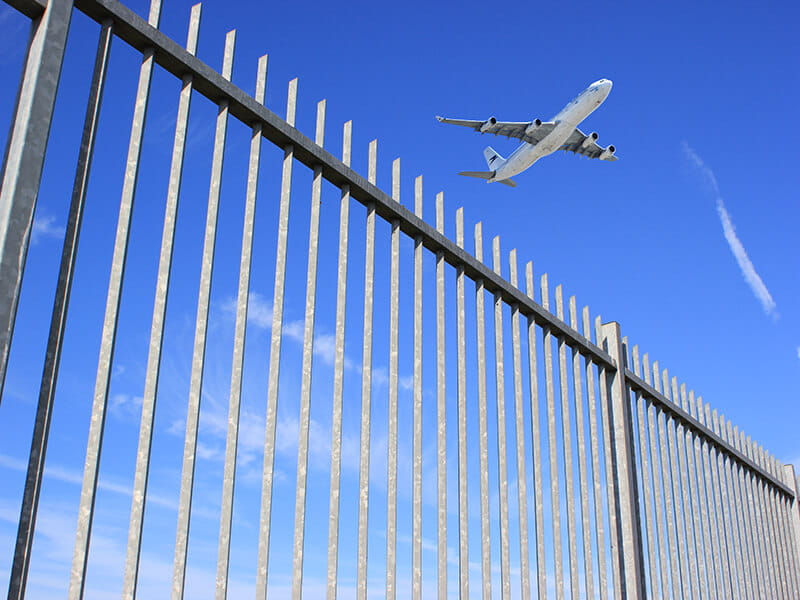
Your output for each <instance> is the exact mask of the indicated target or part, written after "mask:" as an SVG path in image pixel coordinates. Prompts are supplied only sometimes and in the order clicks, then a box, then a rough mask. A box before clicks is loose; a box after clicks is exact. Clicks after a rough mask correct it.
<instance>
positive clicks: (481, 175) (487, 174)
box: [459, 171, 494, 179]
mask: <svg viewBox="0 0 800 600" xmlns="http://www.w3.org/2000/svg"><path fill="white" fill-rule="evenodd" d="M459 175H464V176H465V177H475V178H477V179H491V178H492V177H494V171H461V173H459Z"/></svg>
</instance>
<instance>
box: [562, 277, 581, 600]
mask: <svg viewBox="0 0 800 600" xmlns="http://www.w3.org/2000/svg"><path fill="white" fill-rule="evenodd" d="M556 316H557V317H558V318H559V319H560V320H561V321H564V298H563V292H562V288H561V286H560V285H558V286H556ZM557 340H558V388H559V391H560V392H561V444H562V449H563V452H564V490H565V492H566V500H567V506H566V509H567V541H568V548H569V589H570V593H571V597H572V599H573V600H577V599H578V595H579V592H580V589H579V585H578V542H577V535H578V534H577V531H576V529H577V527H576V516H575V485H574V481H575V477H574V474H575V470H574V468H573V465H572V418H571V416H570V412H569V405H570V402H571V401H570V398H569V381H568V376H567V342H566V340H565V339H564V338H563V337H561V336H557Z"/></svg>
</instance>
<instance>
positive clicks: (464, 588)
mask: <svg viewBox="0 0 800 600" xmlns="http://www.w3.org/2000/svg"><path fill="white" fill-rule="evenodd" d="M456 244H457V245H458V247H459V248H462V249H463V248H464V209H463V208H459V209H458V210H457V211H456ZM456 312H457V315H456V317H457V322H456V339H457V348H456V354H457V356H456V358H457V363H458V380H457V382H458V386H457V387H458V575H459V577H458V579H459V596H460V597H461V598H469V504H468V502H467V492H468V488H467V333H466V325H465V321H466V309H465V307H464V266H463V265H461V264H459V265H458V266H457V267H456Z"/></svg>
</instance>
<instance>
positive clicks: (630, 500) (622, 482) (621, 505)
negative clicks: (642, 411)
mask: <svg viewBox="0 0 800 600" xmlns="http://www.w3.org/2000/svg"><path fill="white" fill-rule="evenodd" d="M602 333H603V340H602V341H603V343H604V344H605V345H606V347H607V348H608V352H609V353H610V354H611V356H612V357H614V359H615V362H616V365H617V371H616V373H614V374H613V375H611V374H608V375H607V376H606V377H607V381H606V383H607V385H608V387H609V397H610V399H611V405H610V408H611V419H612V423H613V429H612V430H610V431H609V433H610V434H611V436H612V442H613V452H614V454H613V459H614V460H613V464H614V470H613V474H614V479H615V481H616V484H617V486H618V488H617V494H618V502H617V507H618V510H619V518H618V521H617V527H618V529H619V532H618V534H617V538H618V539H619V542H620V543H621V545H620V546H618V548H617V551H618V552H619V561H620V565H621V572H620V581H621V582H622V584H623V585H622V597H625V598H645V597H646V590H645V587H644V569H643V566H642V565H643V562H644V559H643V556H642V531H641V519H640V516H639V492H638V489H637V486H636V474H635V472H634V466H635V460H634V455H633V452H634V446H633V425H632V423H633V420H632V417H631V406H630V397H629V391H628V386H627V384H626V383H625V354H624V350H623V346H622V338H621V336H620V332H619V323H615V322H612V323H607V324H605V325H603V327H602ZM609 375H610V377H609ZM608 379H610V381H608Z"/></svg>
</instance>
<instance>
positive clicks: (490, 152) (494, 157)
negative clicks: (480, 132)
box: [483, 146, 506, 171]
mask: <svg viewBox="0 0 800 600" xmlns="http://www.w3.org/2000/svg"><path fill="white" fill-rule="evenodd" d="M483 156H484V158H486V164H487V165H488V166H489V169H491V170H492V171H497V169H499V168H500V165H502V164H503V163H504V162H506V159H505V158H503V157H502V156H500V154H498V152H497V151H496V150H495V149H494V148H492V147H491V146H486V149H485V150H484V151H483Z"/></svg>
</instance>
